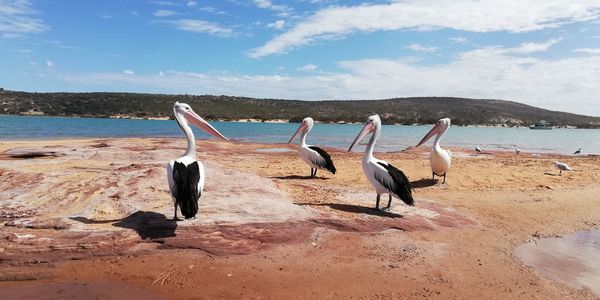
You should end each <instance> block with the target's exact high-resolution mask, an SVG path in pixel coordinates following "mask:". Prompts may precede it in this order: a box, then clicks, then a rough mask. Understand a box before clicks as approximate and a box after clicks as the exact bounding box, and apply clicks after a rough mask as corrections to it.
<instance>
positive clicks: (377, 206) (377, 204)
mask: <svg viewBox="0 0 600 300" xmlns="http://www.w3.org/2000/svg"><path fill="white" fill-rule="evenodd" d="M380 198H381V195H380V194H377V202H375V209H377V210H378V209H379V200H380Z"/></svg>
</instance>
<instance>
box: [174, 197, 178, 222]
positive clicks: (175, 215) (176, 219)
mask: <svg viewBox="0 0 600 300" xmlns="http://www.w3.org/2000/svg"><path fill="white" fill-rule="evenodd" d="M173 207H174V208H175V213H174V217H173V221H179V218H177V201H175V202H173Z"/></svg>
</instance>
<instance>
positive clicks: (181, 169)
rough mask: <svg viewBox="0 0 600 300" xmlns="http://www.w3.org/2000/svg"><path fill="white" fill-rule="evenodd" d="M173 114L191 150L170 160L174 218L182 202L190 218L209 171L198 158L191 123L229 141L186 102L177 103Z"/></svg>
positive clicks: (170, 183) (170, 188) (169, 170)
mask: <svg viewBox="0 0 600 300" xmlns="http://www.w3.org/2000/svg"><path fill="white" fill-rule="evenodd" d="M173 114H174V115H175V120H176V121H177V124H178V125H179V127H180V128H181V130H183V132H184V133H185V136H186V138H187V150H186V151H185V153H184V154H183V156H182V157H180V158H178V159H176V160H172V161H170V162H169V163H168V164H167V179H168V182H169V190H170V191H171V197H172V198H173V204H174V207H175V214H174V217H173V219H174V220H178V218H177V206H179V208H180V209H181V214H182V215H183V216H184V217H185V218H186V219H191V218H195V217H196V214H197V213H198V199H200V196H202V190H203V189H204V179H205V175H204V165H203V164H202V162H200V161H197V160H196V140H195V138H194V133H193V132H192V128H191V127H190V125H189V123H191V124H194V125H196V126H198V127H199V128H200V129H203V130H205V131H206V132H208V133H210V134H212V135H214V136H216V137H218V138H220V139H222V140H225V141H226V140H227V138H226V137H224V136H223V135H222V134H221V133H220V132H218V131H217V130H216V129H215V128H214V127H212V126H211V125H210V124H209V123H208V122H206V121H205V120H204V119H202V118H201V117H200V116H199V115H198V114H196V113H195V112H194V111H193V110H192V108H191V107H190V106H189V105H187V104H185V103H179V102H175V104H174V105H173Z"/></svg>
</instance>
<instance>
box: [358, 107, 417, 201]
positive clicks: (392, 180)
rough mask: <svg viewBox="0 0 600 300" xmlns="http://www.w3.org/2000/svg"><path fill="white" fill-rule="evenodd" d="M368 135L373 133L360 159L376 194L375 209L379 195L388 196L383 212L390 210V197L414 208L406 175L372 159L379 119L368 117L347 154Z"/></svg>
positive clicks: (378, 131)
mask: <svg viewBox="0 0 600 300" xmlns="http://www.w3.org/2000/svg"><path fill="white" fill-rule="evenodd" d="M369 133H373V135H371V139H370V140H369V144H367V148H366V149H365V154H364V155H363V159H362V168H363V172H364V173H365V176H367V179H368V180H369V182H370V183H371V185H373V187H374V188H375V192H376V193H377V202H376V203H375V208H376V209H379V199H380V197H381V194H388V204H387V206H386V207H385V208H383V210H389V209H390V205H391V204H392V196H394V197H396V198H398V199H400V200H402V201H404V203H406V204H408V205H410V206H414V205H415V200H414V199H413V197H412V186H411V184H410V181H409V180H408V178H407V177H406V175H404V173H402V171H400V170H398V169H397V168H396V167H394V166H392V165H391V164H389V163H388V162H387V161H384V160H380V159H377V158H375V157H373V147H375V143H376V142H377V138H378V137H379V135H380V134H381V119H380V118H379V116H378V115H372V116H370V117H369V119H368V120H367V124H365V127H363V129H362V130H361V131H360V133H359V134H358V136H357V137H356V139H354V142H352V145H350V148H348V152H350V150H352V147H354V145H355V144H356V143H358V142H360V140H361V139H362V138H363V137H364V136H365V135H367V134H369Z"/></svg>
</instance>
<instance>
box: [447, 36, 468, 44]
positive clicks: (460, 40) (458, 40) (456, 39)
mask: <svg viewBox="0 0 600 300" xmlns="http://www.w3.org/2000/svg"><path fill="white" fill-rule="evenodd" d="M449 40H451V41H453V42H455V43H457V44H466V43H467V42H468V41H467V39H466V38H464V37H460V36H459V37H452V38H449Z"/></svg>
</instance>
